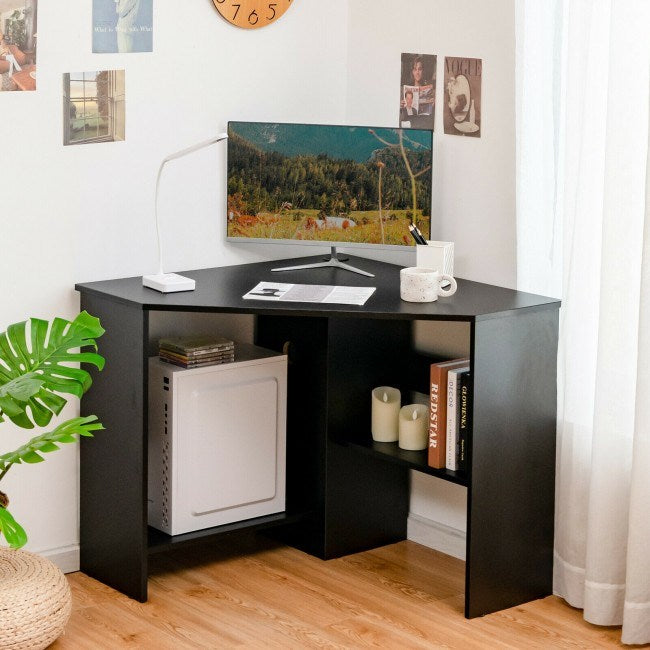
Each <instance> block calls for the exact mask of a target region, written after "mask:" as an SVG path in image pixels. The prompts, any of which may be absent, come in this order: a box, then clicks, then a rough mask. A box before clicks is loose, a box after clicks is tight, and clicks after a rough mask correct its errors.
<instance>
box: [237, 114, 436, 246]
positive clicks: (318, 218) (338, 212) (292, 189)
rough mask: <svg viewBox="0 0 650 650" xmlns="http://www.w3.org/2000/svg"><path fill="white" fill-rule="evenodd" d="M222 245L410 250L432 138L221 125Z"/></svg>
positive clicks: (426, 195)
mask: <svg viewBox="0 0 650 650" xmlns="http://www.w3.org/2000/svg"><path fill="white" fill-rule="evenodd" d="M228 136H229V139H228V206H227V224H228V225H227V236H228V239H229V240H231V241H232V240H238V241H241V240H243V239H245V240H250V241H277V242H283V243H305V244H320V245H321V246H322V245H323V244H325V245H327V244H329V245H331V246H336V245H337V244H339V245H343V244H344V245H345V246H348V245H359V246H373V247H379V246H412V245H414V243H415V242H414V239H413V237H412V235H411V233H410V231H409V224H414V225H416V226H417V227H418V228H419V230H420V231H421V232H422V233H423V235H424V236H425V238H427V239H430V238H431V178H432V144H433V133H432V132H431V131H427V130H415V129H397V128H394V129H393V128H371V127H365V126H363V127H362V126H324V125H315V124H278V123H260V122H229V123H228Z"/></svg>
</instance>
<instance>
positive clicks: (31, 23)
mask: <svg viewBox="0 0 650 650" xmlns="http://www.w3.org/2000/svg"><path fill="white" fill-rule="evenodd" d="M37 11H38V0H0V92H1V91H23V90H27V91H29V90H36V51H37V47H36V41H37V38H36V33H37V29H36V19H37Z"/></svg>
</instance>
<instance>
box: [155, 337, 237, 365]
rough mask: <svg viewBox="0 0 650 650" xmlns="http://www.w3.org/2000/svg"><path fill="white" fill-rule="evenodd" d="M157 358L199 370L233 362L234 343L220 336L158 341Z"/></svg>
mask: <svg viewBox="0 0 650 650" xmlns="http://www.w3.org/2000/svg"><path fill="white" fill-rule="evenodd" d="M158 356H159V357H160V358H161V359H162V360H163V361H166V362H167V363H173V364H175V365H177V366H181V367H182V368H200V367H201V366H213V365H216V364H218V363H230V362H232V361H234V360H235V343H234V341H231V340H229V339H226V338H224V337H222V336H181V337H175V338H164V339H160V341H158Z"/></svg>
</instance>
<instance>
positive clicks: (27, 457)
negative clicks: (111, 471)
mask: <svg viewBox="0 0 650 650" xmlns="http://www.w3.org/2000/svg"><path fill="white" fill-rule="evenodd" d="M103 428H104V427H103V425H102V424H101V423H100V422H98V421H97V416H96V415H88V416H87V417H85V418H72V419H71V420H67V421H66V422H64V423H63V424H60V425H59V426H58V427H56V429H54V430H53V431H48V432H47V433H42V434H41V435H40V436H36V437H35V438H32V439H31V440H30V441H29V442H28V443H26V444H24V445H22V447H19V448H18V449H16V450H15V451H10V452H9V453H7V454H2V455H1V456H0V480H2V478H3V476H4V475H5V474H6V473H7V472H8V471H9V468H10V467H11V466H12V465H15V464H20V463H42V462H43V461H44V460H45V459H44V458H43V456H41V454H46V453H48V452H51V451H56V450H57V449H59V445H57V443H64V442H75V441H76V440H77V436H85V437H88V438H92V437H93V431H99V430H100V429H103Z"/></svg>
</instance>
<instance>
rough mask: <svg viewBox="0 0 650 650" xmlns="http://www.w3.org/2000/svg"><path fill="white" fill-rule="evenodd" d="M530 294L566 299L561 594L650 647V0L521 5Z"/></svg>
mask: <svg viewBox="0 0 650 650" xmlns="http://www.w3.org/2000/svg"><path fill="white" fill-rule="evenodd" d="M516 3H517V4H516V10H517V15H516V25H517V228H518V236H517V243H518V286H519V288H520V289H522V290H525V291H532V292H535V293H543V294H547V295H548V294H551V295H556V296H560V297H561V298H562V309H561V312H560V343H559V351H558V438H557V445H558V447H557V482H556V526H555V566H554V591H555V593H556V594H557V595H559V596H561V597H562V598H564V599H565V600H566V601H567V602H568V603H569V604H570V605H572V606H574V607H579V608H582V609H583V610H584V618H585V619H586V620H587V621H589V622H590V623H594V624H597V625H622V626H623V627H622V641H623V642H624V643H650V217H649V216H648V205H649V203H650V200H649V199H648V195H647V188H648V185H650V183H649V182H648V179H647V170H648V136H649V110H648V107H649V104H650V102H649V94H650V0H548V1H547V0H543V1H542V0H516Z"/></svg>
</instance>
